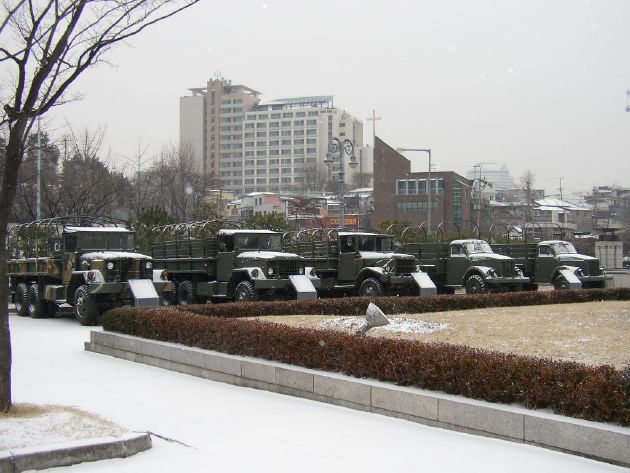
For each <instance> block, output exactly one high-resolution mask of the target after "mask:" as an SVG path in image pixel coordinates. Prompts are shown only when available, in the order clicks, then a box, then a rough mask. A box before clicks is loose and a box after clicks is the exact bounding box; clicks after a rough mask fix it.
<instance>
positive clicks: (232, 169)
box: [180, 79, 372, 195]
mask: <svg viewBox="0 0 630 473" xmlns="http://www.w3.org/2000/svg"><path fill="white" fill-rule="evenodd" d="M189 90H190V91H191V92H192V96H190V97H182V98H181V99H180V143H181V144H182V145H189V146H192V147H193V149H194V150H195V155H196V156H198V157H199V159H200V161H201V163H202V169H203V170H204V172H206V173H208V174H212V175H214V176H216V177H219V178H220V180H221V183H222V187H223V189H225V190H227V191H231V192H234V193H236V194H238V195H243V194H248V193H251V192H303V191H304V192H305V191H308V190H321V189H317V187H318V186H319V185H321V180H322V179H324V180H330V179H333V178H336V176H337V173H338V172H339V163H335V164H333V165H332V166H331V167H330V168H329V167H327V166H326V165H325V164H324V159H325V157H326V152H327V150H328V143H329V140H330V139H331V138H332V137H336V138H338V139H340V140H342V141H343V140H345V139H348V140H350V141H351V142H352V143H353V144H354V147H355V156H356V158H357V159H358V160H359V161H360V165H359V166H358V168H357V169H350V168H349V166H346V169H345V171H346V178H345V182H346V183H347V184H348V185H349V186H351V185H352V182H353V181H354V180H355V179H354V176H355V175H356V174H357V173H370V172H371V169H372V165H371V162H368V161H371V160H369V159H368V158H367V156H370V157H371V154H370V153H368V152H366V151H365V150H364V146H363V124H362V122H361V121H359V120H357V119H356V118H354V117H353V116H352V115H350V114H349V113H348V112H346V111H344V110H341V109H339V108H337V107H335V106H334V102H333V97H332V96H328V95H327V96H309V97H293V98H285V99H277V100H271V101H266V102H263V101H261V99H260V92H258V91H256V90H254V89H251V88H249V87H247V86H244V85H235V84H232V83H231V82H230V81H228V80H225V79H211V80H209V81H208V82H207V85H206V88H205V89H189ZM204 111H205V114H204ZM202 120H203V121H204V124H203V125H202V126H200V125H199V124H200V122H201V121H202ZM200 142H202V143H204V145H203V146H200V145H199V143H200ZM362 156H366V158H365V159H363V160H361V157H362ZM362 161H363V162H362Z"/></svg>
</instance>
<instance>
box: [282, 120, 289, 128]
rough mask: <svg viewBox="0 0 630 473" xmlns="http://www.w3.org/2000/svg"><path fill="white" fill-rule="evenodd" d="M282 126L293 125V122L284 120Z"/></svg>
mask: <svg viewBox="0 0 630 473" xmlns="http://www.w3.org/2000/svg"><path fill="white" fill-rule="evenodd" d="M282 126H283V127H288V126H291V122H290V121H286V122H282Z"/></svg>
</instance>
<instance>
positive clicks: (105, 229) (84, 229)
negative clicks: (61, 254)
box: [63, 227, 132, 233]
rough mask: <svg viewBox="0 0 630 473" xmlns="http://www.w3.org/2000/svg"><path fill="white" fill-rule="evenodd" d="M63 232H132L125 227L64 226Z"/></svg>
mask: <svg viewBox="0 0 630 473" xmlns="http://www.w3.org/2000/svg"><path fill="white" fill-rule="evenodd" d="M63 230H64V232H66V233H76V232H122V233H132V231H131V230H129V229H127V228H125V227H65V228H64V229H63Z"/></svg>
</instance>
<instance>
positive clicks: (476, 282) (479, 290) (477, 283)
mask: <svg viewBox="0 0 630 473" xmlns="http://www.w3.org/2000/svg"><path fill="white" fill-rule="evenodd" d="M465 286H466V294H485V293H487V292H488V288H487V286H486V282H485V281H484V280H483V278H482V277H481V276H479V275H478V274H473V275H472V276H470V277H469V278H468V279H466V284H465Z"/></svg>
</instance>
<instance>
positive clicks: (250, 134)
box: [243, 132, 254, 139]
mask: <svg viewBox="0 0 630 473" xmlns="http://www.w3.org/2000/svg"><path fill="white" fill-rule="evenodd" d="M253 137H254V133H252V132H250V133H244V134H243V138H246V139H247V138H253Z"/></svg>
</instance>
